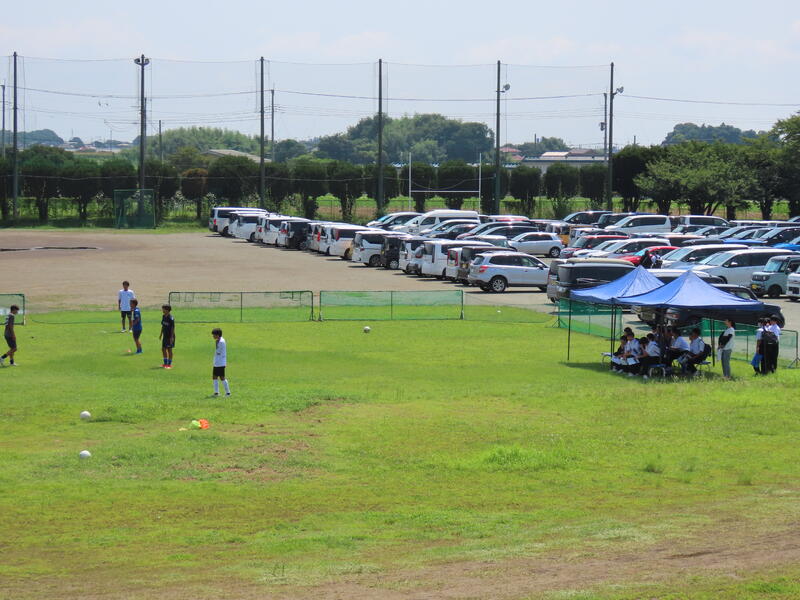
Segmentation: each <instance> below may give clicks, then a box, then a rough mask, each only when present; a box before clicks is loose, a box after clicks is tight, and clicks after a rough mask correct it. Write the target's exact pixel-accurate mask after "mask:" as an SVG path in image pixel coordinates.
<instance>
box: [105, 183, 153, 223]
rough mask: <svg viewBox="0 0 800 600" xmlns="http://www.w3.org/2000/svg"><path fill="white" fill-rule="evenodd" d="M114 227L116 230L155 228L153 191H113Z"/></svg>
mask: <svg viewBox="0 0 800 600" xmlns="http://www.w3.org/2000/svg"><path fill="white" fill-rule="evenodd" d="M114 226H115V227H116V228H117V229H153V228H155V226H156V207H155V194H154V193H153V190H114Z"/></svg>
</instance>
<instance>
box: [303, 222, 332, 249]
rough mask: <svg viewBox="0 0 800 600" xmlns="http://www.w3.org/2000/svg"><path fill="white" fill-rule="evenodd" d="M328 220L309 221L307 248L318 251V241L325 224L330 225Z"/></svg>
mask: <svg viewBox="0 0 800 600" xmlns="http://www.w3.org/2000/svg"><path fill="white" fill-rule="evenodd" d="M332 224H333V223H331V222H330V221H311V222H310V223H309V228H308V250H310V251H312V252H319V242H320V240H321V239H322V235H323V231H324V228H325V226H326V225H332Z"/></svg>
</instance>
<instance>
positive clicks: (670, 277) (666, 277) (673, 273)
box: [650, 269, 725, 283]
mask: <svg viewBox="0 0 800 600" xmlns="http://www.w3.org/2000/svg"><path fill="white" fill-rule="evenodd" d="M685 273H686V271H685V270H682V269H650V275H652V276H653V277H655V278H656V279H658V280H659V281H660V282H661V283H669V282H670V281H675V280H676V279H677V278H678V277H680V276H681V275H684V274H685ZM695 275H697V276H698V277H699V278H700V279H702V280H703V281H705V282H706V283H725V282H724V281H722V277H717V276H716V275H709V274H708V273H703V272H702V271H697V272H696V273H695Z"/></svg>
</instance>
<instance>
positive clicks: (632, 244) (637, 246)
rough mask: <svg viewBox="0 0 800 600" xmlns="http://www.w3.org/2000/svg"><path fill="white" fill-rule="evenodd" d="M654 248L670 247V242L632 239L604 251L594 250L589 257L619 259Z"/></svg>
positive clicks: (656, 239)
mask: <svg viewBox="0 0 800 600" xmlns="http://www.w3.org/2000/svg"><path fill="white" fill-rule="evenodd" d="M654 246H669V241H667V240H665V239H661V238H631V239H629V240H621V241H619V242H617V243H615V244H612V245H611V246H609V247H608V248H606V249H604V250H599V249H598V250H592V251H590V252H589V253H588V254H587V256H593V257H605V258H619V257H621V256H624V255H625V254H632V253H634V252H638V251H639V250H643V249H644V248H651V247H654Z"/></svg>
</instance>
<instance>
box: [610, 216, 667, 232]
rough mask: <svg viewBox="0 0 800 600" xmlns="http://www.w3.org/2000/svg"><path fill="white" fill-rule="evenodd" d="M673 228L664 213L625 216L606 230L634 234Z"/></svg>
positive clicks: (665, 230)
mask: <svg viewBox="0 0 800 600" xmlns="http://www.w3.org/2000/svg"><path fill="white" fill-rule="evenodd" d="M671 230H672V227H671V223H670V220H669V217H665V216H664V215H632V216H630V217H625V218H624V219H622V220H621V221H619V222H618V223H616V224H615V225H609V226H608V227H606V231H607V232H608V233H611V232H612V231H622V232H623V233H628V234H634V233H638V232H652V233H658V232H663V233H668V232H669V231H671Z"/></svg>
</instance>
